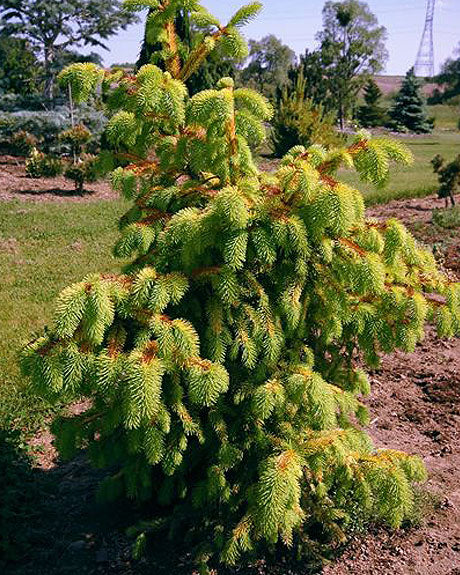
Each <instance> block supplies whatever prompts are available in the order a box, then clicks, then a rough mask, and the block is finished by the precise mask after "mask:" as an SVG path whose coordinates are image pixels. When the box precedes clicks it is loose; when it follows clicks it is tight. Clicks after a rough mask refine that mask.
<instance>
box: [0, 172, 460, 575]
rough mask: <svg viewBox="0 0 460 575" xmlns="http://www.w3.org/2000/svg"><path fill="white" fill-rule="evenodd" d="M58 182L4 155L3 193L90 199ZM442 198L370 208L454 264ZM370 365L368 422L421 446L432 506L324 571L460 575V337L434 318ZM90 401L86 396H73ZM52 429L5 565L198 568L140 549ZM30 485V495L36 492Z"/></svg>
mask: <svg viewBox="0 0 460 575" xmlns="http://www.w3.org/2000/svg"><path fill="white" fill-rule="evenodd" d="M5 182H6V186H5ZM8 186H9V188H8ZM32 186H36V187H32ZM61 188H62V189H65V190H67V191H68V190H69V189H71V185H70V186H69V182H66V181H65V180H64V179H61V178H59V179H57V180H52V181H38V180H32V181H30V179H29V178H25V176H24V175H23V174H22V172H21V169H19V171H18V170H17V169H16V168H14V167H12V165H11V163H9V164H6V167H5V164H0V200H1V199H11V198H17V197H21V198H28V197H33V199H34V200H37V198H40V200H39V201H82V198H78V197H77V198H74V197H72V198H67V197H65V196H63V195H62V193H56V192H55V191H50V190H58V189H59V190H60V189H61ZM30 190H34V191H33V193H31V192H30ZM110 197H113V193H112V192H111V191H110V190H109V189H108V186H107V184H98V185H97V187H96V186H95V187H94V194H92V195H91V196H87V197H86V198H83V199H84V200H87V199H88V198H98V199H100V198H107V199H108V198H110ZM458 199H459V200H460V198H458ZM442 206H443V202H440V201H439V200H437V199H436V198H425V199H416V200H409V201H403V200H401V201H393V202H391V203H389V204H387V205H385V206H377V207H375V208H372V210H369V215H372V216H373V217H384V218H388V217H393V216H396V217H398V218H400V219H402V220H403V221H404V222H405V223H406V224H407V225H408V226H409V228H410V229H411V230H412V231H413V232H414V233H415V234H416V235H417V237H418V239H420V240H421V241H423V242H425V243H427V244H431V245H433V244H434V245H435V246H436V248H437V253H438V254H439V255H440V257H441V259H442V261H443V264H444V266H445V267H446V268H447V269H448V270H449V273H451V274H452V275H454V274H456V272H458V271H459V259H460V238H459V236H460V234H459V233H458V230H457V231H454V232H452V233H450V232H446V231H445V230H441V229H439V228H437V227H436V226H434V225H433V224H432V222H431V211H432V209H433V208H435V207H442ZM371 377H372V383H373V388H372V395H371V397H370V398H369V401H368V403H369V407H370V410H371V414H372V422H371V425H370V433H371V435H372V437H373V438H374V440H375V442H376V444H377V445H378V446H381V447H392V448H396V449H402V450H405V451H409V452H413V453H418V454H421V455H422V457H423V458H424V460H425V462H426V465H427V467H428V469H429V472H430V479H429V481H428V484H427V488H428V495H425V496H424V497H425V499H426V505H425V510H426V515H425V517H424V518H423V519H422V520H421V526H420V527H418V528H414V527H413V528H410V529H400V530H397V531H390V530H386V529H382V528H377V527H375V528H371V529H369V532H368V533H367V534H364V535H361V536H357V537H354V538H353V539H352V540H351V541H350V542H349V543H348V545H347V546H346V547H345V549H344V551H343V554H342V555H341V556H340V557H339V558H338V559H337V560H336V561H335V562H333V563H331V564H329V565H328V566H326V567H324V568H323V570H322V573H323V574H324V575H460V488H459V484H460V455H459V453H458V444H459V435H460V408H459V406H460V404H459V399H460V397H459V396H460V339H456V340H450V341H440V340H438V339H437V338H436V337H435V334H434V332H433V330H432V329H431V328H428V330H427V335H426V338H425V340H424V341H423V342H422V343H421V344H420V345H419V346H418V347H417V350H416V352H415V353H413V354H407V353H402V352H396V353H394V354H392V355H389V356H387V357H385V358H384V361H383V364H382V368H381V369H380V370H378V371H376V372H374V373H373V374H371ZM84 408H85V406H84V404H82V405H80V406H75V407H74V409H84ZM0 440H1V438H0ZM52 440H53V438H52V436H51V434H50V433H49V432H47V431H44V432H43V433H42V434H40V435H39V436H37V437H36V438H34V439H33V440H32V441H31V449H32V450H33V452H34V453H35V457H36V466H35V468H34V469H33V470H32V471H30V469H25V467H24V466H25V465H26V464H25V463H24V462H23V461H21V460H18V462H17V465H16V468H15V470H14V471H15V473H18V474H20V473H24V474H25V476H27V478H28V480H27V481H28V483H24V485H26V486H27V485H28V486H29V487H30V490H31V493H33V494H34V499H33V503H34V504H33V505H31V506H29V507H27V509H28V511H27V515H26V516H22V517H21V516H20V517H19V518H17V520H19V519H20V520H21V521H22V524H21V529H18V533H17V542H18V547H17V549H18V555H17V556H16V557H14V561H10V562H9V563H8V564H6V565H5V564H3V565H2V564H1V562H0V572H1V573H2V574H3V573H4V574H5V575H60V574H78V575H85V574H88V575H89V574H91V575H93V574H94V575H96V574H103V575H144V574H147V573H150V574H151V573H155V574H158V575H162V574H164V575H166V574H168V575H170V574H174V575H192V573H195V572H194V569H193V567H192V566H191V564H190V562H189V560H188V559H189V558H188V557H187V556H186V554H184V553H183V552H181V551H179V550H176V551H174V550H172V549H171V548H170V547H169V546H168V545H165V543H164V541H161V540H160V541H158V542H157V545H156V551H155V553H154V554H152V555H151V556H150V557H149V559H148V560H142V561H140V562H136V561H133V560H132V559H131V558H130V541H129V540H128V539H127V537H126V536H125V534H124V529H123V528H124V526H126V525H127V524H129V523H130V522H132V520H133V519H134V517H133V514H132V511H131V510H130V509H128V508H126V507H124V506H123V504H117V505H111V506H107V507H102V506H100V505H99V504H96V503H95V499H94V492H95V489H96V486H97V483H98V481H99V480H100V478H101V472H98V471H95V470H93V469H91V468H90V467H89V466H88V465H87V462H86V460H85V457H84V456H80V457H78V458H76V459H75V460H73V461H72V462H70V463H66V464H60V463H59V462H57V461H56V458H55V452H54V449H53V446H52ZM25 491H27V489H26V490H25ZM0 496H1V495H0ZM21 497H23V498H26V497H27V493H26V492H25V493H22V494H21ZM237 573H238V574H241V575H289V574H290V575H311V573H312V570H311V569H309V568H308V566H306V565H300V566H299V565H292V564H290V563H288V562H285V561H282V560H280V561H278V562H275V563H274V564H270V565H268V564H265V563H264V562H261V563H258V564H257V565H254V566H252V567H247V568H244V569H238V570H233V571H231V572H228V571H225V575H236V574H237Z"/></svg>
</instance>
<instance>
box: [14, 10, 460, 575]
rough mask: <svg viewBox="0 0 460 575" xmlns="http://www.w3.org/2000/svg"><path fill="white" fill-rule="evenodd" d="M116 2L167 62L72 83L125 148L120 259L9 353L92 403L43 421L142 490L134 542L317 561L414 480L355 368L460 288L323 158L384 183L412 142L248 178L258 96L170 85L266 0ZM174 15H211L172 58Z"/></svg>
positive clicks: (52, 393) (454, 310) (79, 286)
mask: <svg viewBox="0 0 460 575" xmlns="http://www.w3.org/2000/svg"><path fill="white" fill-rule="evenodd" d="M127 5H128V6H131V7H132V8H133V9H139V8H142V7H145V8H146V9H149V8H152V7H153V8H154V10H153V11H152V12H151V15H150V19H151V20H150V21H151V22H152V21H153V22H154V24H155V26H156V28H155V29H156V33H157V38H158V41H160V42H162V43H163V45H164V53H165V54H166V55H167V68H168V71H166V72H163V71H162V70H160V69H159V68H157V67H156V66H155V65H153V64H148V65H145V66H143V67H142V68H141V69H140V70H139V71H138V73H137V74H136V75H132V74H127V75H122V76H120V75H118V76H117V78H118V80H117V81H115V77H114V76H112V75H111V74H110V73H105V74H102V73H101V71H100V70H96V69H91V70H89V69H88V70H86V71H84V72H82V71H81V69H78V68H75V67H70V68H69V69H68V71H67V78H68V80H69V81H72V89H73V95H74V97H75V98H76V99H77V100H78V99H80V98H83V97H86V96H87V95H88V91H90V90H88V86H91V87H92V89H94V88H95V87H96V84H97V83H98V82H99V81H101V80H102V82H103V84H104V89H106V90H108V92H109V97H108V102H109V105H110V107H111V110H112V113H113V115H112V117H111V119H110V122H109V124H108V129H107V133H108V137H109V138H110V141H111V143H112V146H113V148H114V150H115V153H116V154H117V155H123V156H124V158H125V160H126V164H125V167H119V168H117V169H116V170H115V171H114V173H113V174H112V183H113V186H114V187H115V189H117V190H119V191H120V192H121V193H122V194H123V195H124V197H125V198H127V199H128V200H129V201H130V202H131V207H130V209H129V210H128V212H127V213H126V214H125V215H124V216H123V217H122V219H121V221H120V230H121V235H120V239H119V240H118V242H117V244H116V246H115V253H116V255H117V256H120V257H122V258H124V259H125V260H126V259H128V260H129V262H130V263H128V264H127V265H126V266H125V267H124V269H123V271H122V273H120V274H109V275H107V274H92V275H89V276H88V277H86V278H84V279H83V280H82V281H81V282H78V283H76V284H74V285H72V286H70V287H68V288H66V289H65V290H64V291H63V292H62V294H61V296H60V297H59V299H58V302H57V307H56V314H55V321H54V324H53V325H52V326H51V327H50V328H49V329H48V330H47V331H46V332H45V333H44V334H43V336H41V337H38V338H37V339H35V340H34V341H32V342H31V343H30V344H29V345H28V346H27V347H26V348H25V349H24V351H23V354H22V360H21V364H22V369H23V373H24V374H26V375H27V376H28V377H30V378H31V381H32V386H33V389H34V390H35V393H37V394H39V395H40V396H44V397H47V398H49V399H51V400H59V401H62V400H66V401H69V402H70V401H74V400H77V399H79V398H81V397H86V398H89V399H90V404H91V405H90V407H89V408H88V410H87V411H85V412H83V413H80V414H77V415H71V416H68V417H64V418H61V419H59V420H57V421H56V422H55V425H54V431H55V433H56V435H57V439H56V442H57V445H58V447H59V449H60V452H61V454H62V456H63V457H67V458H69V457H72V456H73V455H74V454H75V453H76V451H77V450H78V449H81V448H86V449H87V452H88V454H89V457H90V458H91V460H92V461H93V462H94V464H95V465H96V466H98V467H103V468H106V469H108V470H109V471H110V477H109V478H108V479H107V480H105V481H104V483H103V484H102V486H101V495H102V496H104V497H106V498H116V497H119V496H123V495H126V496H128V497H130V498H133V499H137V500H148V501H150V503H149V505H146V506H145V507H144V510H145V512H146V513H147V512H150V513H151V515H150V517H146V519H150V520H151V521H145V522H143V524H142V525H141V526H140V529H139V531H140V532H139V537H138V538H137V542H136V547H135V550H136V553H139V552H140V551H141V550H142V548H143V546H144V545H145V542H146V533H148V532H153V531H155V530H158V529H159V530H163V531H165V532H166V533H167V534H168V535H169V537H171V538H173V539H174V538H176V539H179V540H181V541H182V540H184V539H185V541H186V542H187V544H188V545H189V549H190V552H193V553H194V554H195V556H196V557H197V560H198V561H199V562H200V564H201V567H202V570H203V571H204V570H205V568H206V567H205V566H206V564H209V563H211V564H212V563H216V562H218V561H221V562H224V563H228V564H234V563H236V562H239V561H243V560H245V559H246V558H247V557H249V556H256V555H260V554H262V553H266V552H267V551H268V550H273V549H274V548H275V546H277V545H279V546H281V547H291V548H293V549H294V550H295V552H296V553H297V556H302V554H303V553H317V552H318V551H319V549H320V545H324V544H331V543H332V542H333V541H337V540H343V538H344V537H345V534H346V532H347V531H348V530H349V529H350V528H351V526H352V525H354V524H355V523H356V522H357V521H358V520H361V521H371V520H372V521H382V522H386V523H388V524H389V525H391V526H392V527H398V526H399V525H401V523H402V522H403V521H404V520H406V519H410V517H411V514H412V511H413V502H414V492H413V485H414V484H415V483H417V482H421V481H423V480H424V479H425V478H426V471H425V468H424V466H423V463H422V462H421V460H420V459H419V458H418V457H417V456H415V455H411V454H406V453H403V452H401V451H397V450H393V449H383V448H376V447H375V446H374V445H373V443H372V441H371V439H370V438H369V435H368V434H367V433H366V431H365V425H366V423H367V422H368V413H367V409H366V407H365V405H364V403H363V399H362V398H363V396H364V395H366V394H368V393H369V391H370V385H369V380H368V378H367V375H366V373H365V371H364V369H365V366H371V367H376V366H378V365H379V354H380V353H382V352H385V353H389V352H391V351H392V350H394V349H395V348H400V349H403V350H406V351H412V350H413V349H414V347H415V345H416V343H417V342H418V341H419V340H421V339H422V338H423V333H424V324H425V322H426V320H430V321H434V322H435V323H436V324H437V327H438V332H439V334H440V335H441V336H451V335H453V334H454V333H455V332H458V331H459V328H460V289H459V285H458V284H454V283H452V282H450V281H449V279H448V278H446V277H445V276H444V275H443V274H442V273H441V272H440V271H438V269H437V268H436V264H435V261H434V258H433V256H432V254H431V253H429V252H427V251H426V250H424V249H422V248H421V247H420V246H419V245H418V244H417V243H416V241H415V240H414V238H413V237H412V236H411V235H410V233H409V232H408V231H407V230H406V229H405V228H404V227H403V226H402V224H400V223H399V222H398V221H396V220H393V219H392V220H389V221H387V222H382V221H376V220H373V219H367V218H366V217H365V214H364V204H363V198H362V196H361V194H360V193H359V192H358V191H357V190H355V189H353V188H352V187H350V186H348V185H346V184H344V183H342V182H340V180H339V179H338V177H337V170H338V168H339V167H340V166H347V167H349V168H354V169H356V170H357V171H358V173H359V174H360V176H361V177H362V178H363V180H365V181H368V182H372V183H374V184H381V183H382V182H385V181H386V180H387V178H388V175H389V169H390V162H391V161H397V162H402V163H407V162H409V161H410V159H411V156H410V153H409V152H408V151H407V149H406V148H405V147H404V146H403V145H401V144H400V143H398V142H393V141H390V140H387V139H384V138H374V139H371V138H370V136H369V135H367V134H366V133H361V134H359V135H357V136H356V137H355V138H354V140H353V142H352V143H351V144H350V145H349V146H347V147H341V148H338V149H333V150H330V151H327V150H326V149H325V148H324V147H322V146H320V145H317V144H314V145H312V146H309V147H308V148H306V147H303V146H296V147H294V148H293V149H292V150H290V152H289V153H288V154H287V155H286V156H284V158H283V159H282V161H281V164H280V166H279V168H278V170H277V171H276V172H275V173H267V172H261V171H260V170H259V169H258V168H257V166H256V165H255V163H254V161H253V158H252V154H251V147H252V146H256V145H258V144H259V143H260V142H261V140H262V139H263V138H264V135H265V134H264V122H266V121H268V120H269V118H270V116H271V115H272V110H271V107H270V105H269V104H268V103H267V101H266V100H265V99H264V98H263V97H261V96H260V95H259V94H257V93H256V92H253V91H251V90H248V89H245V88H240V89H235V87H234V85H233V81H232V80H231V79H228V78H223V79H222V80H221V81H220V82H219V83H218V84H217V86H216V87H215V88H214V89H210V90H205V91H202V92H200V93H198V94H196V95H195V96H193V97H192V98H190V97H189V96H188V94H187V89H186V87H185V84H184V82H185V81H186V80H187V78H188V77H189V76H190V74H192V73H193V71H194V70H196V69H197V68H198V67H199V65H200V63H201V62H202V61H203V60H204V58H205V57H206V55H207V54H208V53H209V52H210V51H211V50H212V49H213V48H214V47H215V45H216V44H219V45H220V47H221V48H222V49H225V50H226V51H227V52H228V54H229V55H230V56H232V57H241V56H242V55H244V53H245V51H246V46H245V43H244V41H243V39H242V37H241V36H240V33H239V27H240V26H241V25H242V24H243V23H245V22H247V21H249V20H250V19H251V18H252V17H253V16H254V15H255V14H256V13H257V12H258V11H259V9H260V5H259V4H258V3H253V4H250V5H248V6H246V7H243V8H242V9H241V10H239V11H238V12H237V13H236V15H235V16H234V17H233V18H232V19H231V20H230V22H229V23H228V24H227V25H226V26H223V25H221V24H220V23H219V21H218V20H216V19H215V18H214V17H213V16H211V15H210V14H209V13H208V12H207V11H206V10H205V9H204V8H203V7H202V6H201V4H200V2H199V1H198V0H192V1H191V0H187V1H186V0H170V1H169V2H167V1H166V0H164V1H161V0H154V1H153V2H152V1H151V0H149V1H147V0H146V1H145V2H142V1H140V0H130V1H129V2H128V3H127ZM184 7H187V8H190V7H193V10H194V11H193V12H192V18H193V19H194V20H195V21H197V22H199V23H201V24H203V23H206V24H207V25H209V26H212V34H211V35H210V36H206V37H205V38H204V39H203V42H202V43H201V44H200V45H199V46H197V47H196V49H195V50H194V51H193V52H192V53H191V54H190V55H189V56H188V59H187V60H185V61H183V60H182V58H181V56H180V53H179V51H178V47H177V43H176V35H175V29H174V25H173V23H174V19H175V17H176V13H177V10H179V9H183V8H184ZM434 293H436V294H437V295H436V296H433V294H434ZM147 510H148V511H147Z"/></svg>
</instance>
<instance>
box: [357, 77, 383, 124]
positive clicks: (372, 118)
mask: <svg viewBox="0 0 460 575" xmlns="http://www.w3.org/2000/svg"><path fill="white" fill-rule="evenodd" d="M381 100H382V91H381V90H380V88H379V87H378V85H377V84H376V82H375V80H373V79H372V78H371V79H370V80H368V82H367V84H366V86H365V87H364V102H365V104H364V105H363V106H360V108H359V110H358V119H359V121H360V123H361V125H362V126H364V127H365V128H375V127H377V126H383V125H384V123H385V109H384V108H383V107H382V106H381Z"/></svg>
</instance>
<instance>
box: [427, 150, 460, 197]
mask: <svg viewBox="0 0 460 575" xmlns="http://www.w3.org/2000/svg"><path fill="white" fill-rule="evenodd" d="M431 164H432V166H433V171H434V173H435V174H437V175H438V179H439V183H440V187H439V190H438V196H439V197H440V198H445V199H446V205H447V202H448V200H449V199H450V203H451V204H452V205H453V206H454V205H455V198H454V194H455V192H456V190H457V188H459V187H460V154H459V155H458V156H457V157H456V158H455V159H454V160H452V162H449V163H448V164H446V163H445V160H444V158H443V157H442V156H441V155H439V154H438V155H437V156H435V157H434V158H433V159H432V160H431Z"/></svg>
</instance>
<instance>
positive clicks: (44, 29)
mask: <svg viewBox="0 0 460 575" xmlns="http://www.w3.org/2000/svg"><path fill="white" fill-rule="evenodd" d="M134 19H135V18H134V16H133V14H132V13H128V12H125V11H124V10H123V9H122V6H121V2H119V1H118V0H113V1H112V0H65V1H50V0H0V31H2V32H3V33H6V34H14V35H16V36H20V37H22V38H25V39H27V41H28V42H29V43H30V44H31V45H32V46H34V47H35V48H36V49H37V51H38V52H39V54H40V56H41V57H42V58H43V62H44V68H45V89H44V91H45V96H46V97H48V98H52V97H53V87H54V78H55V72H54V66H53V64H54V62H55V61H56V59H57V58H59V56H60V54H62V53H63V52H65V51H66V50H69V49H72V48H76V47H79V46H100V47H102V48H105V49H107V46H106V44H105V41H106V40H107V39H108V38H109V37H110V36H111V35H112V34H114V33H116V32H117V31H118V30H120V29H124V28H126V26H127V25H128V24H129V23H130V22H132V21H133V20H134Z"/></svg>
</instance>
